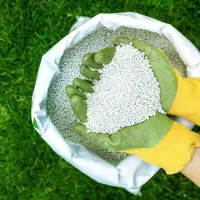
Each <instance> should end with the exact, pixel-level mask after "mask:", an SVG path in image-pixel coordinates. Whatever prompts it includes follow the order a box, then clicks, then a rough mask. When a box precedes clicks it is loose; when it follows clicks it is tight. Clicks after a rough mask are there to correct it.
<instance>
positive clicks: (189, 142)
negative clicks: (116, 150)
mask: <svg viewBox="0 0 200 200" xmlns="http://www.w3.org/2000/svg"><path fill="white" fill-rule="evenodd" d="M196 147H200V135H199V134H197V133H195V132H192V131H190V130H188V129H187V128H186V127H185V126H183V125H181V124H179V123H177V122H174V123H173V125H172V128H171V129H170V130H169V132H168V133H167V135H166V136H165V138H164V139H162V140H161V141H160V143H159V144H158V145H156V146H155V147H153V148H137V149H132V150H126V151H124V152H126V153H130V154H136V155H137V156H138V157H140V158H141V159H142V160H144V161H146V162H148V163H151V164H153V165H156V166H159V167H161V168H163V169H164V170H165V171H166V173H167V174H174V173H177V172H179V171H181V170H182V169H183V168H184V167H185V166H186V165H187V163H189V161H190V159H191V157H192V154H193V152H194V149H195V148H196Z"/></svg>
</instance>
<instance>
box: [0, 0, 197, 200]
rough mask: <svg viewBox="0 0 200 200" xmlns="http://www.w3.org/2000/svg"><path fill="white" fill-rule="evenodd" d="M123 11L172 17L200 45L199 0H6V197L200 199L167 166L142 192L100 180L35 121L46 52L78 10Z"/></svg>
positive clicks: (0, 133) (0, 179)
mask: <svg viewBox="0 0 200 200" xmlns="http://www.w3.org/2000/svg"><path fill="white" fill-rule="evenodd" d="M125 11H134V12H138V13H141V14H144V15H148V16H150V17H154V18H156V19H159V20H162V21H165V22H168V23H170V24H172V25H173V26H174V27H176V28H177V29H178V30H180V31H181V32H182V33H183V34H184V35H185V36H186V37H188V38H189V39H190V40H191V41H192V42H193V43H194V44H195V45H196V46H197V48H200V37H199V33H200V28H199V20H200V2H199V0H174V1H173V0H143V1H136V0H118V1H116V0H109V1H108V0H99V1H98V0H93V1H92V0H76V1H75V0H65V1H64V0H40V1H38V0H35V1H33V0H29V1H25V0H13V1H11V0H1V1H0V81H1V86H0V200H64V199H67V200H70V199H76V200H104V199H105V200H107V199H111V200H117V199H119V200H127V199H134V200H136V199H138V200H141V199H143V200H157V199H159V200H169V199H170V200H175V199H177V200H179V199H181V200H182V199H191V200H199V199H200V189H198V188H197V187H196V186H194V185H193V184H192V183H191V182H190V181H187V180H186V178H184V177H183V176H181V175H180V174H177V175H172V176H166V175H165V173H164V172H163V171H160V172H159V173H158V174H157V175H156V176H155V177H154V178H153V179H152V180H151V181H149V182H148V184H146V185H145V186H144V188H143V190H142V191H143V197H135V196H133V195H132V194H130V193H128V192H126V191H125V190H123V189H119V188H114V187H109V186H105V185H101V184H99V183H96V182H95V181H93V180H91V179H90V178H88V177H87V176H86V175H84V174H82V173H81V172H79V171H78V170H76V169H75V168H74V167H72V166H71V165H69V164H68V163H66V162H65V161H64V160H63V159H61V158H60V157H59V156H57V155H56V154H55V153H54V152H53V151H52V150H51V148H50V147H49V146H48V145H47V144H46V143H45V142H44V141H43V140H42V139H41V138H40V136H39V135H38V133H36V131H34V129H33V127H32V124H31V120H30V110H31V96H32V92H33V88H34V83H35V80H36V76H37V71H38V66H39V64H40V60H41V57H42V55H43V54H44V53H45V52H46V51H48V50H49V49H50V48H51V47H52V46H53V45H54V44H56V43H57V42H58V41H59V40H60V39H61V38H63V37H64V36H65V35H66V34H67V33H68V31H69V29H70V27H71V25H72V24H73V23H74V22H75V21H76V16H80V15H82V16H94V15H96V14H98V13H113V12H125ZM195 130H196V131H200V129H199V128H198V127H196V128H195Z"/></svg>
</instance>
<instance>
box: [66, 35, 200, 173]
mask: <svg viewBox="0 0 200 200" xmlns="http://www.w3.org/2000/svg"><path fill="white" fill-rule="evenodd" d="M130 42H132V45H133V46H134V47H135V48H138V49H140V50H141V51H142V52H145V55H146V56H147V57H148V59H149V60H150V64H151V65H152V69H153V71H154V73H155V76H156V77H157V79H158V81H159V83H160V88H161V105H162V106H163V108H164V109H165V111H167V112H168V113H170V114H176V115H178V114H179V113H180V114H183V115H179V116H183V117H185V115H187V116H188V118H191V117H192V118H191V121H192V120H193V122H194V121H195V122H198V123H199V122H200V118H199V120H198V118H196V117H194V116H192V114H191V111H190V110H188V109H187V108H186V106H187V102H186V101H185V103H184V105H185V107H184V105H183V102H181V104H182V106H177V107H176V104H180V102H179V101H180V99H181V101H183V100H186V99H188V98H189V97H188V93H186V94H187V96H184V95H186V94H185V92H184V91H183V89H182V85H183V84H184V90H185V87H186V90H187V91H188V92H190V91H193V92H194V89H196V91H198V90H199V87H200V81H199V79H187V78H182V77H181V76H180V75H179V73H178V72H177V71H176V70H175V69H174V68H173V67H172V66H171V65H170V63H169V61H168V60H167V58H166V57H165V55H164V53H162V52H161V51H160V50H157V49H155V48H153V47H151V46H149V45H147V44H145V43H144V42H142V41H138V40H130V39H128V38H116V39H115V40H114V44H115V45H118V44H120V43H130ZM114 53H115V49H114V48H106V49H103V50H101V51H99V52H97V53H96V54H95V53H91V54H86V55H85V56H84V58H83V65H82V66H81V70H80V71H81V74H82V75H83V76H85V77H86V78H94V79H97V80H99V79H100V74H99V72H98V71H93V70H90V68H94V69H99V68H101V67H102V64H106V63H109V62H110V61H111V59H112V56H113V55H114ZM193 81H194V82H195V87H194V85H193V84H191V82H193ZM73 84H74V85H75V86H76V87H78V88H80V89H81V90H82V91H83V93H82V92H80V91H79V90H78V89H77V88H76V87H74V86H67V87H66V92H67V94H68V96H69V98H70V102H71V106H72V109H73V110H74V112H75V114H76V115H77V117H78V118H79V119H80V120H81V121H82V122H86V121H87V105H86V103H85V101H84V99H86V96H85V94H84V92H93V89H92V82H90V81H88V80H81V79H78V78H76V79H74V81H73ZM185 85H186V86H185ZM191 87H193V88H192V89H191ZM190 94H192V95H194V98H196V100H193V102H197V101H198V94H193V93H190ZM182 98H183V99H182ZM199 99H200V98H199ZM175 102H176V104H175ZM189 106H191V105H189ZM179 109H180V110H179ZM182 109H185V111H183V110H182ZM199 109H200V108H198V107H197V104H196V108H195V109H194V107H193V111H194V110H195V111H194V113H200V112H199ZM188 111H189V112H188ZM197 115H198V114H197ZM74 130H75V132H77V133H78V134H79V135H80V136H82V137H84V138H86V139H87V140H89V141H90V142H91V143H92V144H94V145H97V146H100V147H103V148H106V149H108V150H111V151H121V152H127V153H130V154H136V155H137V156H139V157H140V158H141V159H143V160H144V161H146V162H149V163H151V164H154V165H157V166H159V167H161V168H163V169H165V171H166V172H167V173H168V174H173V173H176V172H179V171H180V170H181V169H183V168H184V166H185V165H186V164H187V163H188V162H189V160H190V158H191V155H192V153H193V151H194V148H195V147H198V146H200V136H199V135H198V134H196V133H194V132H192V131H190V130H188V129H187V128H186V127H185V126H183V125H181V124H179V123H177V122H175V121H173V120H171V119H170V118H169V117H167V116H166V115H163V114H160V113H157V114H156V116H153V117H150V119H149V120H146V121H144V122H143V123H140V124H136V125H133V126H130V127H125V128H122V129H121V130H119V131H117V132H116V133H114V134H112V135H109V134H102V133H88V132H87V129H86V127H85V126H84V125H83V124H81V123H79V124H75V126H74Z"/></svg>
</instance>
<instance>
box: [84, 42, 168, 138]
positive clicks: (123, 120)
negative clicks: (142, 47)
mask: <svg viewBox="0 0 200 200" xmlns="http://www.w3.org/2000/svg"><path fill="white" fill-rule="evenodd" d="M99 71H100V72H101V80H99V81H94V87H93V89H94V91H95V92H94V93H92V94H89V93H88V94H87V100H86V104H87V118H88V121H87V122H86V123H85V125H86V127H87V129H88V132H95V133H109V134H113V133H115V132H117V131H118V130H120V129H121V128H124V127H127V126H131V125H134V124H138V123H141V122H143V121H145V120H147V119H149V117H151V116H154V115H155V114H156V112H161V113H163V114H165V111H164V110H163V109H162V106H161V104H160V88H159V83H158V81H157V79H156V77H155V76H154V73H153V71H152V69H151V65H150V63H149V60H148V59H147V58H146V56H145V55H144V53H141V52H140V51H139V50H138V49H135V48H133V47H132V46H131V45H120V46H117V47H116V52H115V55H114V57H113V58H112V61H111V62H110V63H109V64H107V65H104V68H103V69H101V70H99Z"/></svg>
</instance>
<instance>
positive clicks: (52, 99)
mask: <svg viewBox="0 0 200 200" xmlns="http://www.w3.org/2000/svg"><path fill="white" fill-rule="evenodd" d="M120 36H121V37H128V38H135V39H138V40H143V41H145V42H146V43H148V44H150V45H152V46H153V47H157V48H160V49H162V50H163V51H164V52H165V54H166V56H167V57H168V59H169V61H170V62H171V63H172V65H173V66H174V67H176V68H177V69H178V70H179V72H180V73H181V74H182V75H183V76H186V67H185V65H184V64H183V62H182V60H181V58H180V57H179V56H178V53H177V52H176V50H175V49H174V47H173V45H172V43H171V42H169V41H168V40H167V39H166V38H164V37H163V36H160V35H159V34H157V33H153V32H149V31H146V30H138V29H131V28H125V27H123V28H119V29H118V30H116V31H112V30H109V29H106V28H99V29H97V30H96V31H94V32H93V33H91V34H90V35H88V36H87V37H85V38H84V39H83V40H82V41H80V42H79V43H77V44H76V45H74V46H73V47H72V48H70V49H66V51H65V52H64V54H63V56H62V59H61V62H60V68H59V69H60V74H58V75H57V76H56V77H55V78H54V80H53V81H52V82H51V85H50V87H49V91H48V97H47V115H48V117H49V118H50V119H51V121H52V122H53V123H54V125H55V126H56V128H57V129H58V130H59V132H60V133H61V134H62V135H63V137H64V138H66V139H68V140H71V141H73V142H75V143H78V144H82V145H83V146H85V147H86V148H87V149H88V150H90V151H91V152H93V153H95V154H97V155H99V156H100V157H101V158H103V159H105V160H108V161H116V162H118V161H121V160H122V159H124V158H125V157H126V156H127V154H125V153H120V152H110V151H108V150H106V149H102V148H99V147H96V146H94V145H92V144H90V143H89V142H88V141H87V140H85V139H84V138H82V137H80V136H79V135H77V134H76V133H75V132H74V131H73V126H74V123H75V122H76V117H75V115H74V113H73V111H72V109H71V106H70V102H69V99H68V97H67V96H66V93H65V86H66V85H69V84H72V81H73V79H74V78H76V77H78V76H79V75H80V65H81V63H82V57H83V55H84V54H86V53H88V52H97V51H99V50H100V49H102V48H105V47H112V46H113V44H112V40H113V39H114V38H116V37H120Z"/></svg>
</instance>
